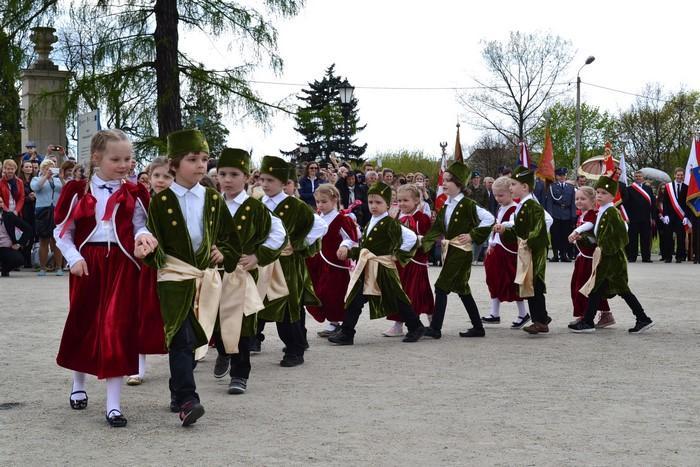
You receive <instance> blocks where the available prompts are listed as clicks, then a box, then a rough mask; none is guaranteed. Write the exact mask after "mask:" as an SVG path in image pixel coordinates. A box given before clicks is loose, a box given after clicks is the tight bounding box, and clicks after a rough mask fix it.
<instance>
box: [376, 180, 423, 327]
mask: <svg viewBox="0 0 700 467" xmlns="http://www.w3.org/2000/svg"><path fill="white" fill-rule="evenodd" d="M396 197H397V201H398V206H399V209H400V212H399V213H398V216H397V217H398V219H399V221H400V222H401V223H402V224H403V225H404V226H406V227H408V228H409V229H411V230H412V231H414V232H415V233H416V235H418V238H421V237H422V236H423V235H425V234H426V233H427V232H428V230H430V216H428V215H427V214H425V212H424V211H423V209H422V207H421V192H420V190H419V189H418V187H416V186H415V185H413V184H408V185H401V186H399V188H398V190H397V192H396ZM397 267H398V269H399V277H400V278H401V286H402V287H403V289H404V290H405V291H406V295H408V298H410V299H411V305H412V306H413V310H414V311H415V312H416V315H417V316H420V315H421V313H425V314H426V315H428V319H430V316H431V315H432V314H433V311H434V308H435V299H434V297H433V288H432V287H431V286H430V279H429V278H428V254H427V253H424V252H423V251H422V250H421V249H420V248H419V249H418V250H417V251H416V254H415V256H414V257H413V258H411V261H409V262H408V264H407V265H406V266H401V265H400V264H397ZM387 319H389V320H392V321H394V325H393V326H391V327H390V328H389V329H387V330H386V331H384V332H383V333H382V335H383V336H386V337H398V336H403V334H404V332H403V321H401V317H400V316H399V315H398V314H393V315H389V316H387Z"/></svg>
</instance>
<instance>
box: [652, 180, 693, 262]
mask: <svg viewBox="0 0 700 467" xmlns="http://www.w3.org/2000/svg"><path fill="white" fill-rule="evenodd" d="M684 177H685V171H684V170H683V169H681V168H680V167H679V168H677V169H676V170H675V172H674V180H673V181H672V182H671V183H668V184H667V185H666V192H665V194H664V196H663V198H662V199H661V203H662V209H663V212H661V213H659V219H660V220H661V222H663V223H664V235H665V236H666V241H665V242H664V245H665V248H666V253H665V254H664V255H663V256H664V258H665V261H666V262H667V263H670V262H671V259H672V258H671V257H672V256H673V237H674V236H675V237H676V263H681V262H683V261H685V256H686V250H685V229H686V227H687V226H689V225H690V221H689V220H688V211H689V208H688V205H687V204H686V198H687V197H688V185H686V184H685V183H683V179H684Z"/></svg>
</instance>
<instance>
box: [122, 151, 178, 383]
mask: <svg viewBox="0 0 700 467" xmlns="http://www.w3.org/2000/svg"><path fill="white" fill-rule="evenodd" d="M148 178H149V181H150V184H151V194H152V195H154V194H158V193H160V192H161V191H163V190H165V189H166V188H169V187H170V185H171V184H172V183H173V174H172V172H170V162H169V161H168V159H167V158H165V157H158V158H156V159H154V160H153V162H151V164H150V165H149V166H148ZM156 278H157V271H156V270H155V269H153V268H151V267H149V266H146V265H145V264H142V265H141V276H140V277H139V299H138V306H139V372H138V374H134V375H131V376H129V377H128V378H127V379H126V384H128V385H129V386H138V385H139V384H141V383H143V378H144V376H145V375H146V355H158V354H167V353H168V348H167V346H166V345H165V331H164V328H163V317H162V315H161V314H160V301H159V300H158V292H157V290H156V283H157V281H156Z"/></svg>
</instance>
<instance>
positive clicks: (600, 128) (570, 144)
mask: <svg viewBox="0 0 700 467" xmlns="http://www.w3.org/2000/svg"><path fill="white" fill-rule="evenodd" d="M547 115H548V116H549V120H548V121H546V120H544V119H543V120H542V121H540V123H539V124H538V125H537V126H536V127H535V128H534V129H533V130H532V133H530V136H529V138H528V139H529V144H530V150H531V151H532V153H533V156H534V157H535V159H538V157H539V153H541V152H542V150H543V148H544V135H545V129H546V127H547V122H549V129H550V132H551V136H552V147H553V148H554V166H555V167H566V168H568V169H573V168H574V160H575V158H576V105H575V104H572V103H568V102H557V103H556V104H554V105H552V106H551V107H549V108H548V109H547ZM615 125H616V121H615V118H614V117H613V116H612V115H611V114H610V113H608V112H606V111H601V110H600V108H599V107H594V106H589V105H587V104H585V103H582V104H581V161H585V160H586V159H589V158H591V157H594V156H600V155H602V154H603V150H604V149H605V142H606V141H611V142H612V143H613V144H617V145H619V143H621V142H620V141H617V140H616V127H615ZM617 152H618V151H614V153H617Z"/></svg>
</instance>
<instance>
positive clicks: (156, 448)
mask: <svg viewBox="0 0 700 467" xmlns="http://www.w3.org/2000/svg"><path fill="white" fill-rule="evenodd" d="M571 269H572V266H571V265H570V264H552V265H549V266H548V271H547V282H548V289H549V294H548V295H547V302H548V308H549V310H550V313H551V315H552V317H553V319H554V322H553V323H552V326H551V329H552V331H551V332H550V334H549V335H546V336H536V337H533V336H528V335H526V334H525V333H524V332H522V331H513V330H510V329H508V324H505V323H508V322H510V321H511V320H512V319H513V318H514V316H515V307H514V305H512V304H507V305H505V306H504V307H503V313H502V316H503V321H504V324H501V325H498V326H491V327H489V328H488V329H487V336H486V338H484V339H472V340H468V339H462V338H460V337H459V336H458V334H457V333H458V331H460V330H462V329H465V328H466V313H465V311H464V310H463V308H462V306H461V303H460V302H459V300H458V298H457V297H456V296H451V297H450V300H449V308H448V312H447V319H446V321H445V327H444V329H443V333H444V337H443V338H442V339H441V340H439V341H434V340H429V339H426V340H423V341H420V342H418V343H416V344H403V343H401V342H400V340H399V339H396V338H386V337H382V336H381V331H383V330H384V329H385V328H386V327H387V322H386V321H384V320H377V321H372V322H370V321H369V320H368V319H367V317H366V316H363V317H362V319H361V320H360V323H359V326H358V335H357V337H356V341H355V345H354V346H352V347H332V346H331V345H329V344H328V343H327V342H325V341H324V340H322V339H320V338H317V337H316V336H315V333H316V331H317V330H318V329H320V325H318V324H317V323H315V322H311V321H310V322H309V335H310V336H312V337H310V343H311V349H310V350H309V352H308V353H307V356H306V364H304V365H303V366H302V367H299V368H292V369H285V368H280V367H279V366H278V362H279V359H280V356H281V347H282V343H281V342H280V341H279V339H278V338H277V336H276V333H275V331H274V327H271V329H270V331H269V336H268V337H269V339H268V340H266V341H265V343H264V348H263V352H262V353H261V354H259V355H254V356H253V372H252V375H251V380H250V382H249V386H248V388H249V391H248V393H247V394H245V395H243V396H230V395H228V394H227V393H226V387H227V382H228V381H227V380H226V379H224V380H215V379H214V377H213V375H212V367H213V364H214V356H215V354H214V353H210V354H209V356H208V357H207V359H206V360H205V361H204V362H202V363H201V364H200V365H199V367H198V368H197V371H196V378H197V382H198V386H199V387H198V390H199V393H200V395H201V397H202V401H203V403H204V405H205V407H206V410H207V413H206V415H205V417H204V418H202V419H201V420H200V421H199V422H198V423H197V424H196V425H194V426H193V427H191V428H189V429H183V428H181V427H179V425H178V421H177V415H175V414H171V413H170V412H169V411H168V401H169V395H168V387H167V381H168V366H167V359H166V358H165V357H163V356H152V357H149V358H148V364H149V368H148V372H147V377H146V378H147V379H146V382H145V383H144V384H143V385H142V386H138V387H126V386H125V387H124V391H123V394H122V400H123V409H124V413H125V415H126V416H127V417H128V419H129V425H128V427H126V428H124V429H110V428H109V427H108V426H107V425H106V422H105V420H104V416H103V415H102V411H103V407H104V397H105V394H104V385H103V383H100V382H98V381H96V380H95V379H90V380H89V381H88V392H89V394H90V407H89V408H88V409H87V410H86V411H84V412H75V411H72V410H71V409H70V408H69V406H68V393H69V390H70V382H71V375H70V372H69V371H67V370H64V369H62V368H59V367H58V366H56V363H55V355H56V351H57V349H58V344H59V339H60V336H61V330H62V328H63V323H64V320H65V315H66V310H67V302H68V280H67V277H63V278H61V277H44V278H38V277H35V276H34V275H33V274H32V273H29V272H22V273H15V274H13V275H12V277H11V278H2V279H0V303H2V308H0V317H1V319H2V327H3V331H2V333H1V334H0V345H2V347H3V348H4V349H5V352H4V357H3V359H2V361H0V365H2V366H1V368H2V376H3V377H2V379H1V380H0V433H2V435H1V436H2V441H0V465H23V466H24V465H61V464H66V465H67V464H70V465H102V464H117V463H118V464H126V465H136V464H139V465H243V464H245V465H424V466H432V465H584V464H585V465H645V466H646V465H700V426H699V424H700V389H698V388H699V387H700V371H698V369H699V368H700V367H699V364H698V362H700V313H699V312H698V305H697V304H698V302H699V301H700V288H699V287H698V285H697V284H698V277H699V274H700V267H698V266H696V265H691V264H682V265H677V264H662V263H654V264H632V265H630V276H631V286H632V288H633V290H634V291H635V292H636V293H637V295H638V297H639V299H640V301H641V302H642V304H643V305H644V306H645V308H646V310H647V312H648V313H649V315H650V316H651V317H652V318H653V319H654V320H655V321H656V326H655V327H654V328H653V329H652V330H651V331H650V332H649V333H647V334H645V335H636V336H630V335H628V333H627V328H628V327H630V326H631V325H632V324H633V316H632V314H631V312H630V311H629V310H628V309H627V308H626V306H625V304H624V302H623V301H622V300H621V299H619V298H615V299H613V300H612V301H611V305H612V308H613V310H614V311H615V315H616V318H617V322H618V324H617V325H616V326H614V327H613V328H611V329H606V330H602V331H599V332H596V333H595V334H593V335H574V334H570V333H569V332H568V331H567V329H566V324H567V323H568V321H569V320H570V319H571V307H570V299H569V286H568V284H569V278H570V275H571ZM437 272H438V270H437V269H435V268H432V269H431V272H430V273H431V276H432V277H433V279H434V278H435V277H437ZM472 289H473V290H474V293H475V298H476V300H477V303H478V304H479V306H480V309H481V311H482V314H486V313H487V312H488V292H487V290H486V287H485V285H484V277H483V268H482V267H480V266H478V267H475V268H474V272H473V274H472ZM125 293H131V291H125Z"/></svg>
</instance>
